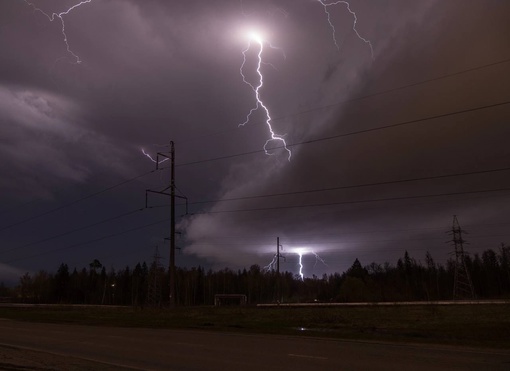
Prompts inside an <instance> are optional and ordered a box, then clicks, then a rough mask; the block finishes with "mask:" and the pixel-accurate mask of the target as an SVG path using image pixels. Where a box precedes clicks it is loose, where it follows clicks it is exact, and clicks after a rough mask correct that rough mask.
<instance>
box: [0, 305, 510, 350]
mask: <svg viewBox="0 0 510 371" xmlns="http://www.w3.org/2000/svg"><path fill="white" fill-rule="evenodd" d="M0 318H9V319H15V320H21V321H34V322H51V323H72V324H78V325H99V326H123V327H149V328H175V329H200V330H210V331H233V332H244V333H272V334H285V335H302V336H320V337H334V338H342V339H356V340H371V341H396V342H415V343H434V344H450V345H464V346H475V347H491V348H506V349H510V304H499V305H448V306H441V305H415V306H359V307H313V308H299V307H296V308H294V307H280V308H257V307H178V308H175V309H172V310H170V309H161V310H154V309H144V310H141V309H134V308H131V307H107V306H106V307H90V308H88V307H72V306H55V307H44V306H41V307H23V308H20V307H2V308H0Z"/></svg>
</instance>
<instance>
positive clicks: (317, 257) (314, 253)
mask: <svg viewBox="0 0 510 371" xmlns="http://www.w3.org/2000/svg"><path fill="white" fill-rule="evenodd" d="M312 254H313V255H314V256H315V264H314V265H313V267H314V268H315V267H316V266H317V263H318V262H321V263H322V264H324V265H325V266H326V267H327V266H328V265H327V264H326V262H325V261H324V259H322V258H321V257H320V256H319V254H317V253H316V252H313V251H312Z"/></svg>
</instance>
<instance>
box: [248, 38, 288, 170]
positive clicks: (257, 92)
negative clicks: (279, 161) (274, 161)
mask: <svg viewBox="0 0 510 371" xmlns="http://www.w3.org/2000/svg"><path fill="white" fill-rule="evenodd" d="M252 42H256V43H257V44H258V45H259V47H260V49H259V52H258V53H257V68H256V72H257V75H258V77H259V79H258V83H257V84H252V83H251V82H249V81H248V80H247V79H246V76H245V74H244V72H243V69H244V66H245V64H246V53H247V52H248V50H250V48H251V46H252ZM264 44H265V42H264V40H263V39H262V38H261V37H260V36H259V35H257V34H251V35H250V41H249V43H248V47H247V48H246V49H245V50H244V51H243V63H242V64H241V67H240V68H239V72H240V73H241V76H242V77H243V81H244V83H245V84H246V85H248V86H250V87H251V89H252V90H253V93H254V94H255V99H256V102H257V103H256V105H255V107H253V108H252V109H250V112H249V113H248V114H247V115H246V120H245V121H244V122H243V123H242V124H239V126H244V125H246V124H247V123H249V122H250V118H251V115H252V113H253V112H255V111H257V110H258V109H259V108H262V109H263V110H264V112H265V114H266V120H265V122H266V125H267V127H268V128H269V133H270V136H271V138H270V139H268V140H267V141H266V143H265V144H264V151H265V152H266V155H270V154H271V153H269V151H268V150H267V145H268V144H269V143H270V142H272V141H278V142H281V144H282V145H283V148H285V150H286V151H287V153H288V155H289V156H288V160H289V161H290V158H291V156H292V152H291V151H290V149H288V148H287V143H286V142H285V139H284V138H283V136H282V135H278V134H276V133H275V132H274V130H273V127H272V125H271V120H272V119H271V115H270V113H269V109H268V108H267V106H266V105H265V104H264V102H263V101H262V98H261V97H260V89H261V88H262V86H263V85H264V76H263V75H262V72H261V67H262V64H264V62H263V61H262V53H263V52H264ZM267 44H268V45H269V47H270V48H272V49H277V50H280V51H282V50H281V49H280V48H277V47H274V46H272V45H271V44H270V43H267ZM284 56H285V54H284ZM273 67H274V66H273Z"/></svg>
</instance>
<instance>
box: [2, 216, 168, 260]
mask: <svg viewBox="0 0 510 371" xmlns="http://www.w3.org/2000/svg"><path fill="white" fill-rule="evenodd" d="M168 220H170V219H169V218H166V219H163V220H159V221H156V222H153V223H149V224H144V225H141V226H138V227H133V228H130V229H127V230H125V231H122V232H117V233H112V234H108V235H105V236H103V237H98V238H94V239H92V240H88V241H84V242H78V243H75V244H73V245H68V246H65V247H60V248H57V249H52V250H46V251H41V252H39V253H36V254H32V255H28V256H24V257H19V258H16V259H11V260H9V261H7V262H5V263H12V262H15V261H18V260H24V259H29V258H34V257H37V256H42V255H47V254H49V253H53V252H57V251H63V250H69V249H72V248H75V247H80V246H85V245H89V244H91V243H94V242H99V241H102V240H106V239H108V238H113V237H117V236H121V235H123V234H126V233H129V232H134V231H138V230H140V229H144V228H148V227H152V226H154V225H158V224H161V223H165V222H168Z"/></svg>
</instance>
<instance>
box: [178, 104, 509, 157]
mask: <svg viewBox="0 0 510 371" xmlns="http://www.w3.org/2000/svg"><path fill="white" fill-rule="evenodd" d="M507 104H510V101H503V102H499V103H494V104H488V105H485V106H479V107H475V108H468V109H464V110H460V111H453V112H447V113H442V114H439V115H433V116H427V117H422V118H419V119H415V120H408V121H402V122H398V123H395V124H388V125H384V126H377V127H375V128H369V129H362V130H356V131H351V132H348V133H342V134H336V135H331V136H327V137H321V138H315V139H310V140H305V141H303V142H298V143H290V144H287V147H296V146H301V145H305V144H311V143H317V142H323V141H326V140H332V139H338V138H345V137H349V136H352V135H359V134H366V133H370V132H375V131H381V130H386V129H393V128H397V127H403V126H407V125H412V124H417V123H421V122H425V121H430V120H436V119H439V118H444V117H450V116H456V115H461V114H465V113H470V112H476V111H481V110H485V109H490V108H496V107H501V106H505V105H507ZM284 148H285V147H284V146H277V147H274V148H272V149H275V150H276V149H284ZM256 153H265V150H264V149H258V150H254V151H249V152H241V153H236V154H233V155H225V156H219V157H214V158H209V159H204V160H196V161H190V162H186V163H182V164H176V165H175V166H176V167H182V166H190V165H198V164H203V163H206V162H211V161H219V160H227V159H231V158H235V157H242V156H247V155H253V154H256Z"/></svg>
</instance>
